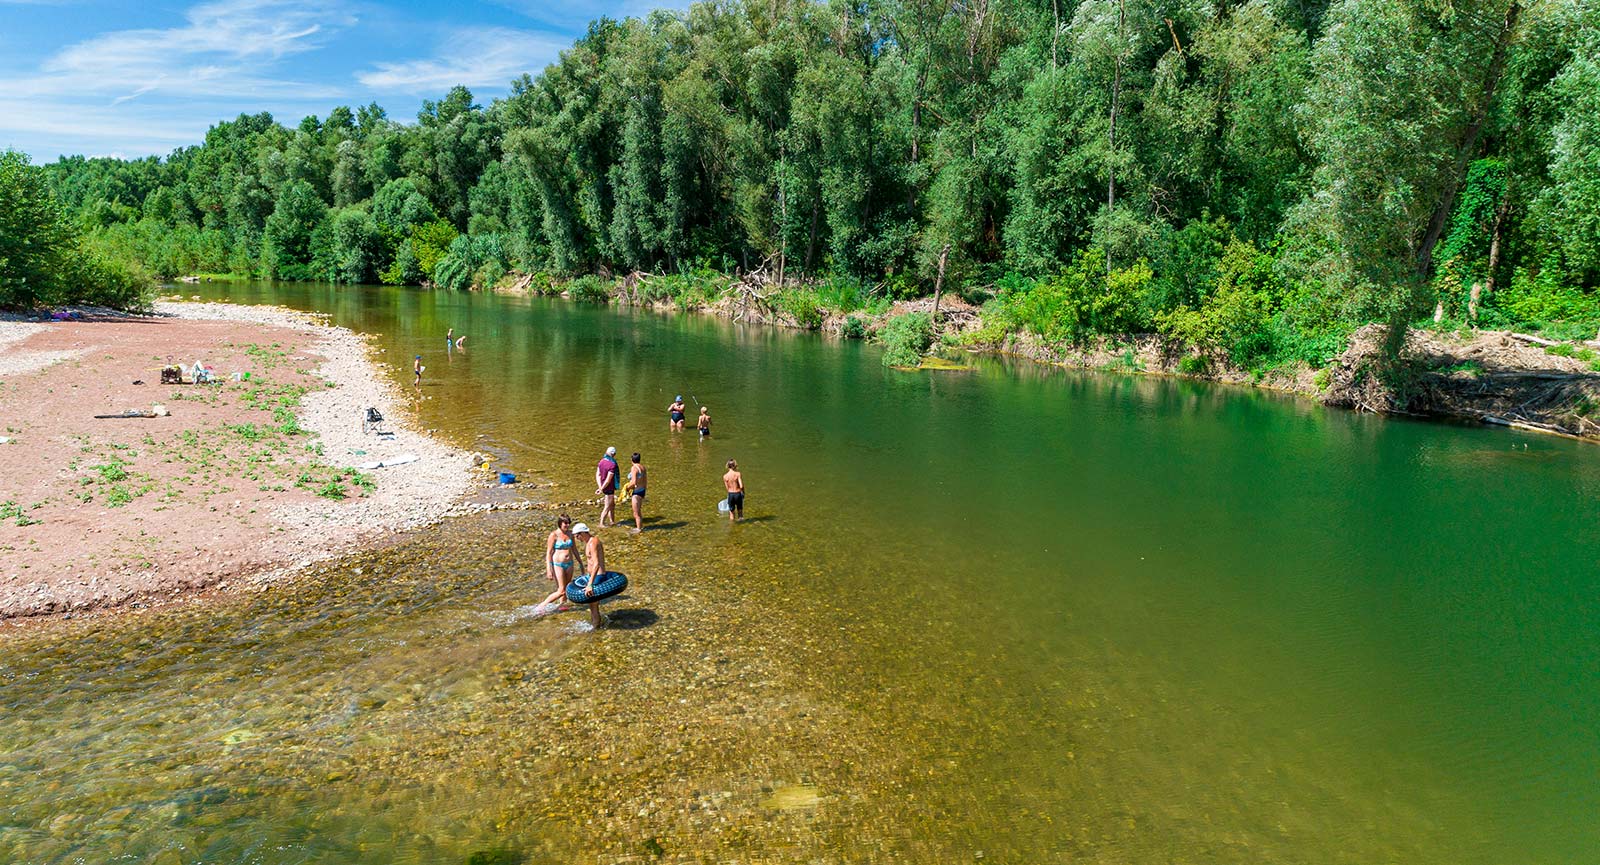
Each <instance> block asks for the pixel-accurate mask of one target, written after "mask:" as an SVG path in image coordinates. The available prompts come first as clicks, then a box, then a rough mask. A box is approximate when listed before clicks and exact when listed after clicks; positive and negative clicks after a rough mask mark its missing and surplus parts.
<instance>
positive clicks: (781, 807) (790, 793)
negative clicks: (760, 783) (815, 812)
mask: <svg viewBox="0 0 1600 865" xmlns="http://www.w3.org/2000/svg"><path fill="white" fill-rule="evenodd" d="M821 800H822V794H821V793H820V792H818V790H817V788H816V786H815V785H812V784H790V785H789V786H787V787H779V788H778V789H776V790H773V791H772V795H771V796H768V797H767V798H766V799H763V800H762V801H761V807H763V808H772V809H774V810H777V811H798V810H800V809H802V808H815V807H817V803H818V802H820V801H821Z"/></svg>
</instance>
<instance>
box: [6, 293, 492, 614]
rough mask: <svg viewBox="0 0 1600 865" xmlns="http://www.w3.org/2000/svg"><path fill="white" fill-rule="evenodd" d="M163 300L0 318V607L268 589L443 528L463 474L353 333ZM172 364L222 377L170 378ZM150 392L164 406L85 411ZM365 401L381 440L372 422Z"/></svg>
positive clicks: (285, 315)
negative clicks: (431, 527) (383, 543)
mask: <svg viewBox="0 0 1600 865" xmlns="http://www.w3.org/2000/svg"><path fill="white" fill-rule="evenodd" d="M156 312H157V315H156V316H150V317H134V316H116V315H99V316H90V317H89V319H88V320H84V321H70V322H47V323H36V322H23V321H5V322H0V436H3V437H4V438H5V439H7V441H6V442H4V443H0V479H3V480H0V618H10V617H20V616H37V615H44V614H51V613H65V612H75V611H80V610H86V609H92V608H97V607H105V606H112V605H121V604H137V603H160V602H164V601H167V600H170V599H172V598H174V597H182V596H186V595H189V594H192V593H194V592H197V591H201V590H206V589H211V588H222V589H254V588H259V587H262V586H264V585H266V584H268V583H270V582H272V581H275V580H278V579H281V578H282V577H284V576H286V575H287V574H290V573H293V572H294V571H296V570H298V569H300V568H303V567H305V566H306V565H308V564H310V563H311V562H313V561H317V560H320V559H324V558H328V557H330V556H335V555H340V554H342V553H346V552H349V551H351V550H353V549H355V548H357V547H359V546H362V545H363V544H367V543H371V542H373V541H375V540H376V539H378V538H381V537H385V536H388V535H391V534H392V533H394V532H398V531H403V530H406V529H410V528H415V527H417V526H422V525H426V524H428V523H431V522H433V521H436V520H438V519H439V518H441V517H443V516H445V515H446V514H447V513H450V512H451V511H452V510H453V509H455V508H456V506H457V502H458V501H459V499H460V498H461V497H462V496H463V494H465V493H466V492H467V491H468V489H469V488H471V487H472V486H473V485H474V479H473V477H472V474H471V472H470V468H471V462H472V458H471V456H470V455H469V454H467V453H466V452H463V451H460V450H457V449H455V448H452V447H450V446H448V445H445V444H443V443H442V442H439V441H436V440H434V439H432V438H431V437H429V436H428V435H426V434H425V433H423V432H421V431H419V430H416V429H414V428H413V427H412V426H411V425H410V422H409V421H408V419H407V418H406V411H405V410H404V400H403V398H402V396H401V395H400V394H399V393H397V392H396V391H397V390H398V389H397V388H396V387H395V386H394V385H393V384H392V382H391V380H390V379H389V378H388V377H387V375H386V374H385V372H384V370H382V369H381V368H380V367H379V365H378V364H376V363H375V362H373V361H372V360H371V358H370V357H369V352H368V348H367V344H366V341H365V339H364V338H363V337H362V336H360V335H358V334H356V333H353V332H351V331H349V330H347V329H344V328H339V327H331V326H329V325H326V324H324V323H322V322H320V321H319V320H318V319H316V318H314V317H312V316H308V315H304V314H301V313H296V312H291V311H289V310H283V309H277V308H270V307H246V306H233V305H228V304H203V303H161V304H158V305H157V309H156ZM169 358H170V359H171V360H172V361H175V362H179V363H182V364H184V365H185V366H192V365H193V364H194V363H195V361H197V360H199V361H202V362H203V363H204V364H206V365H207V366H210V367H213V368H214V369H215V371H216V373H217V374H218V375H219V376H220V377H221V378H223V379H224V381H222V382H221V383H218V384H210V385H193V384H185V385H161V384H159V383H158V382H159V381H160V368H161V367H162V366H163V365H164V364H165V363H167V362H168V359H169ZM234 372H238V373H241V374H243V373H249V374H250V377H249V379H248V380H244V381H232V380H230V379H231V374H232V373H234ZM156 404H160V405H162V406H164V407H165V408H166V409H167V411H169V412H170V415H169V416H165V417H150V418H143V417H141V418H114V419H96V418H94V415H99V414H114V413H120V412H122V411H124V410H127V409H148V408H150V407H151V406H153V405H156ZM367 406H375V407H377V408H378V409H379V411H381V412H382V413H383V414H384V415H385V417H386V418H387V422H386V424H385V425H384V428H386V429H388V430H392V431H393V432H394V436H393V437H392V438H387V437H385V438H379V437H377V436H376V435H374V434H370V433H365V432H363V430H362V428H361V416H362V412H363V411H364V409H365V408H366V407H367ZM403 455H414V456H416V457H417V459H416V460H415V461H414V462H409V463H406V464H404V465H398V466H392V467H386V468H377V469H367V470H360V469H358V468H356V467H358V466H361V465H363V464H370V463H373V462H378V461H386V460H392V459H395V458H397V457H401V456H403Z"/></svg>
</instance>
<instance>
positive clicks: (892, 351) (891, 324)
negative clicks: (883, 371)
mask: <svg viewBox="0 0 1600 865" xmlns="http://www.w3.org/2000/svg"><path fill="white" fill-rule="evenodd" d="M878 339H879V340H880V341H881V342H882V343H883V365H884V366H898V367H911V366H916V365H917V364H919V363H921V362H922V356H923V355H924V354H927V353H928V347H929V346H931V345H933V317H932V316H930V315H928V314H927V313H925V312H907V313H902V314H900V315H897V316H895V317H893V318H891V319H889V320H888V321H886V322H884V323H883V327H881V328H879V329H878Z"/></svg>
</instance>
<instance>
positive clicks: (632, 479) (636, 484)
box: [622, 454, 645, 535]
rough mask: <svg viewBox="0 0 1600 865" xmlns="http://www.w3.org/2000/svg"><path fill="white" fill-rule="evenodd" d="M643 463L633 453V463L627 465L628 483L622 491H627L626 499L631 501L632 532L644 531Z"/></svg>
mask: <svg viewBox="0 0 1600 865" xmlns="http://www.w3.org/2000/svg"><path fill="white" fill-rule="evenodd" d="M644 486H645V478H644V463H642V462H639V455H638V454H634V455H633V465H631V466H629V467H628V483H627V485H626V486H624V487H623V488H622V489H623V492H626V493H628V494H629V495H628V500H629V501H630V502H632V503H633V533H634V534H636V535H637V534H638V533H640V532H642V531H644V516H643V515H642V513H641V511H642V510H643V508H644Z"/></svg>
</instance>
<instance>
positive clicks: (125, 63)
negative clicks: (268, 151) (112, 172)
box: [0, 0, 687, 163]
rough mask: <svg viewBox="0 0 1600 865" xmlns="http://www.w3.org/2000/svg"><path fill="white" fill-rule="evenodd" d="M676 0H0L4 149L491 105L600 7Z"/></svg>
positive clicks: (114, 147) (135, 146) (147, 148)
mask: <svg viewBox="0 0 1600 865" xmlns="http://www.w3.org/2000/svg"><path fill="white" fill-rule="evenodd" d="M671 5H678V6H684V5H687V3H686V2H678V3H674V2H673V0H654V2H652V0H562V2H548V0H505V2H500V3H451V2H438V0H434V2H387V3H378V2H364V0H328V2H323V0H212V2H187V3H186V2H181V0H180V2H172V3H168V2H163V0H150V2H119V3H105V2H91V0H83V2H74V0H0V149H5V148H8V147H9V148H14V149H16V150H21V151H23V152H25V153H28V154H30V155H31V156H32V157H33V159H34V161H35V162H36V163H37V162H47V161H53V160H54V159H55V158H56V157H57V156H60V155H63V154H75V153H81V154H85V155H90V156H125V157H134V156H147V155H150V154H158V155H165V154H166V153H168V152H170V151H172V150H173V149H174V148H176V147H180V146H183V145H187V144H196V143H199V141H200V140H201V139H202V138H203V137H204V135H205V132H206V129H207V128H208V127H210V126H211V125H212V124H214V123H216V122H217V121H219V120H224V119H229V118H232V117H235V116H237V115H238V114H240V113H242V112H249V113H254V112H257V111H270V112H272V115H273V116H274V117H276V118H277V119H278V121H279V122H281V123H285V124H288V125H293V124H295V123H298V122H299V120H300V118H302V117H304V116H306V115H308V114H315V115H317V116H319V117H326V116H327V114H328V110H329V109H331V108H333V107H334V106H336V105H351V106H354V105H364V104H366V103H368V102H372V101H376V102H377V103H378V104H380V105H382V106H383V107H384V108H386V109H388V111H389V116H390V117H392V118H394V119H396V120H402V121H408V122H409V121H411V120H413V119H414V118H415V116H416V112H417V109H418V107H420V105H421V103H422V100H423V99H429V98H434V99H436V98H438V97H440V96H442V95H443V94H444V93H445V92H446V91H447V90H449V88H450V87H451V86H453V85H455V84H465V85H467V86H468V87H470V88H472V92H473V94H474V96H476V97H477V98H478V101H479V102H481V103H483V104H487V103H488V102H489V101H490V100H492V99H494V98H495V97H498V96H501V95H503V94H505V92H506V90H507V82H509V81H510V80H511V79H512V78H514V77H516V76H517V75H519V74H521V73H523V72H530V73H534V74H537V73H538V72H539V71H540V70H541V69H543V68H544V67H545V66H546V65H548V64H550V63H551V62H553V61H554V60H555V59H556V57H557V55H558V54H559V53H560V51H561V50H562V49H563V48H565V47H566V46H568V45H570V44H571V42H572V40H573V39H574V38H575V37H576V36H578V35H580V34H581V33H583V31H584V29H585V28H586V27H587V26H588V23H589V21H591V20H592V19H594V18H597V17H599V16H601V15H610V16H612V17H624V16H627V15H642V14H644V13H646V12H647V11H648V10H649V9H651V8H653V7H656V6H671Z"/></svg>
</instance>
